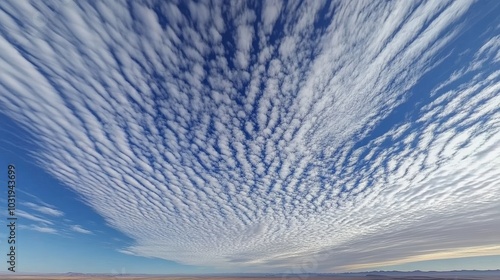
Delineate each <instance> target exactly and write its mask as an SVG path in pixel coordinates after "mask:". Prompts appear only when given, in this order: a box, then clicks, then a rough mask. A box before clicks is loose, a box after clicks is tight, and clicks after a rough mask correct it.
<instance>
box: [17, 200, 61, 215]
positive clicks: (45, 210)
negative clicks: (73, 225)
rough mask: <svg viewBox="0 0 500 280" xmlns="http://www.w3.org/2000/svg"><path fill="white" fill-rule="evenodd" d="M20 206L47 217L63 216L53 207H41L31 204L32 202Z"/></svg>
mask: <svg viewBox="0 0 500 280" xmlns="http://www.w3.org/2000/svg"><path fill="white" fill-rule="evenodd" d="M22 204H23V205H25V206H27V207H29V208H31V209H33V210H35V211H37V212H40V213H42V214H45V215H48V216H53V217H62V216H63V215H64V213H63V212H62V211H60V210H57V209H56V208H55V207H53V206H51V207H49V206H43V205H39V204H36V203H32V202H24V203H22Z"/></svg>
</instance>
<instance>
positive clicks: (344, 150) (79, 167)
mask: <svg viewBox="0 0 500 280" xmlns="http://www.w3.org/2000/svg"><path fill="white" fill-rule="evenodd" d="M488 3H489V4H491V6H492V8H491V9H488V12H491V13H490V14H481V13H479V12H478V11H477V9H478V6H481V5H486V4H485V3H484V2H482V3H481V2H474V1H465V0H464V1H305V2H304V1H287V2H282V1H263V2H262V3H255V2H253V1H199V2H191V1H179V2H178V3H177V2H176V1H107V2H105V1H95V2H91V1H75V2H72V1H64V2H63V3H62V4H61V3H58V2H56V1H54V2H52V1H43V2H42V1H33V2H28V1H5V2H3V3H1V4H0V23H1V24H0V34H1V36H0V49H1V50H2V51H1V52H0V67H1V69H2V75H0V106H1V108H2V113H3V114H5V115H6V116H9V117H10V118H12V119H13V120H14V121H15V122H17V123H18V124H19V125H21V126H22V127H24V128H25V129H26V130H27V131H28V132H29V133H30V134H31V136H32V137H33V139H34V142H35V143H37V148H36V151H33V154H34V157H35V158H36V160H37V163H38V164H39V165H40V166H42V168H44V169H45V170H46V171H47V172H48V173H49V174H51V175H52V176H54V177H55V178H57V179H58V180H60V181H61V182H63V183H64V184H66V185H67V186H68V187H69V188H71V189H72V190H74V191H75V192H76V193H77V194H79V195H80V196H81V198H82V199H83V200H84V201H85V202H86V203H87V204H88V205H89V206H90V207H92V208H93V209H94V210H95V211H96V212H97V213H99V214H100V215H101V216H102V217H103V218H104V219H105V221H106V222H107V223H108V224H109V225H110V226H111V227H113V228H115V229H117V230H118V231H120V232H122V233H124V234H125V235H127V236H129V237H130V238H132V240H133V241H134V242H133V244H131V245H130V246H129V247H127V248H116V250H121V251H123V252H127V253H128V254H134V255H138V256H147V257H155V258H163V259H167V260H173V261H176V262H180V263H183V264H192V265H200V266H211V267H219V268H228V269H229V268H230V269H237V270H238V271H246V270H248V271H252V269H253V268H255V267H259V269H263V270H265V271H283V270H286V269H289V268H290V267H300V266H301V265H303V264H304V263H308V262H309V263H312V264H313V266H314V268H313V269H314V270H315V271H316V270H317V271H336V270H356V269H365V268H371V267H374V266H377V265H378V266H381V265H389V264H397V263H403V262H409V261H418V260H427V259H439V258H445V257H446V258H450V257H463V256H476V255H477V256H479V255H500V207H499V205H500V185H499V184H500V180H499V178H500V160H499V158H500V157H499V156H498V155H499V154H500V94H499V92H500V70H499V69H500V67H499V65H500V55H499V53H500V52H499V50H500V35H498V34H499V28H500V21H499V20H498V19H496V20H493V21H494V24H489V25H487V27H485V28H484V33H483V34H475V35H476V36H477V39H475V40H474V42H473V43H469V44H467V45H464V46H462V45H460V44H462V42H464V41H467V40H470V39H467V38H466V35H467V34H469V33H468V32H469V31H470V27H471V26H474V25H478V24H481V18H487V17H488V16H490V17H491V14H494V13H495V11H497V12H498V11H499V6H498V4H496V3H495V2H488ZM483 9H484V8H483ZM474 15H475V16H474ZM469 36H470V35H469ZM468 42H469V41H468ZM457 61H466V62H465V63H460V64H458V63H456V62H457ZM30 208H32V209H35V210H36V211H39V212H42V213H44V214H45V215H48V216H50V217H52V218H53V217H59V216H61V215H62V213H61V212H57V211H56V212H54V211H55V210H52V209H49V208H43V207H42V206H40V205H31V206H30ZM50 210H52V211H50ZM23 215H25V216H26V217H28V215H30V214H28V213H26V212H24V213H23ZM30 218H31V219H41V218H37V216H34V215H31V216H30ZM28 219H29V218H28ZM46 224H47V225H50V221H47V222H46ZM72 230H73V231H76V232H80V233H84V234H89V235H90V234H93V233H92V231H89V230H87V229H85V228H84V227H82V226H80V225H76V224H75V225H73V226H72ZM471 235H473V236H474V238H473V239H471V238H470V236H471ZM318 256H321V257H318Z"/></svg>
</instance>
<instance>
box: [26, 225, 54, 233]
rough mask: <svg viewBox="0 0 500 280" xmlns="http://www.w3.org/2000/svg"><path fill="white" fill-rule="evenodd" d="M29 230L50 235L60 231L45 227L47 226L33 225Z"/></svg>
mask: <svg viewBox="0 0 500 280" xmlns="http://www.w3.org/2000/svg"><path fill="white" fill-rule="evenodd" d="M29 229H31V230H34V231H38V232H41V233H49V234H57V233H58V231H57V230H56V229H54V228H51V227H45V226H37V225H31V226H30V227H29Z"/></svg>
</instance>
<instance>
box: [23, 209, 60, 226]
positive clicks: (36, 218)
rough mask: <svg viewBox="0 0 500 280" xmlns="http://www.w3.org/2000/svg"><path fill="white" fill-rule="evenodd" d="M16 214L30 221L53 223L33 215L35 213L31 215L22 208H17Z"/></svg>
mask: <svg viewBox="0 0 500 280" xmlns="http://www.w3.org/2000/svg"><path fill="white" fill-rule="evenodd" d="M16 215H17V216H19V217H20V218H25V219H28V220H32V221H35V222H40V223H43V224H47V225H53V223H52V222H51V221H49V220H46V219H43V218H40V217H38V216H35V215H32V214H30V213H27V212H25V211H23V210H17V212H16Z"/></svg>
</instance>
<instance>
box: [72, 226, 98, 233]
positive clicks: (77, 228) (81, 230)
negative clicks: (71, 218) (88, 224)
mask: <svg viewBox="0 0 500 280" xmlns="http://www.w3.org/2000/svg"><path fill="white" fill-rule="evenodd" d="M70 228H71V230H72V231H74V232H78V233H83V234H93V233H92V231H90V230H87V229H84V228H82V227H81V226H79V225H72V226H71V227H70Z"/></svg>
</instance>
